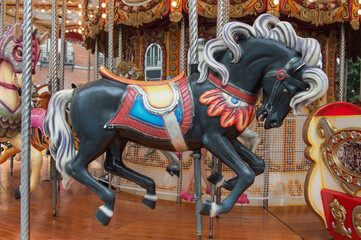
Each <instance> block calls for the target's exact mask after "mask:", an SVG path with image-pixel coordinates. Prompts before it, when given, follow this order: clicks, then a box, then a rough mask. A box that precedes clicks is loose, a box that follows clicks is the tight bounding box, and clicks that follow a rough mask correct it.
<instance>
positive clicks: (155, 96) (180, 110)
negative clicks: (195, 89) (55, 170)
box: [99, 67, 192, 150]
mask: <svg viewBox="0 0 361 240" xmlns="http://www.w3.org/2000/svg"><path fill="white" fill-rule="evenodd" d="M99 72H100V74H101V76H102V77H105V78H107V79H110V80H113V81H117V82H121V83H123V84H126V85H128V89H127V91H126V93H125V97H123V100H122V101H121V103H120V105H119V107H118V111H117V113H116V115H115V116H113V117H112V118H111V119H110V120H109V121H108V122H107V124H106V125H105V128H127V129H129V128H132V129H134V130H135V131H137V132H139V133H140V134H142V135H147V136H150V137H153V138H156V139H168V140H170V141H172V143H173V145H174V146H177V147H175V148H176V149H177V150H182V149H186V146H185V143H184V139H183V135H184V134H185V133H186V132H187V131H188V130H189V127H190V125H191V120H192V102H191V97H190V90H189V87H188V82H187V78H186V77H185V74H184V73H181V74H180V75H178V76H177V77H175V78H173V79H171V80H166V81H156V82H143V81H134V80H129V79H125V78H121V77H118V76H115V75H114V74H112V73H111V72H110V71H109V70H107V69H106V68H104V67H102V68H100V69H99Z"/></svg>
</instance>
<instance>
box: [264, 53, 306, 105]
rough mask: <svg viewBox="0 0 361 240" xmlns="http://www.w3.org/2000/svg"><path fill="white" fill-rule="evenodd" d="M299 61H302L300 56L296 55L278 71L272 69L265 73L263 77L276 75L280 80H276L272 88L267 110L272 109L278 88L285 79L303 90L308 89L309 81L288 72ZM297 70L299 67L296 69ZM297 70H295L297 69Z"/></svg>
mask: <svg viewBox="0 0 361 240" xmlns="http://www.w3.org/2000/svg"><path fill="white" fill-rule="evenodd" d="M297 61H300V58H299V57H294V58H292V59H291V60H289V61H288V62H287V63H286V65H285V66H284V68H283V69H280V70H278V71H270V72H267V73H266V74H265V76H264V77H263V78H264V79H265V78H270V77H276V78H277V80H278V81H276V83H275V84H274V85H273V88H272V92H271V96H270V98H269V100H268V103H267V104H266V106H265V108H266V110H267V111H271V110H272V107H273V106H272V105H273V101H274V98H275V97H276V93H277V90H278V88H279V87H280V85H281V83H282V82H283V81H287V82H289V83H291V84H292V85H294V86H296V87H298V88H301V89H302V90H307V83H304V82H302V81H300V80H298V79H296V78H293V77H291V76H290V75H288V74H287V70H289V68H290V67H291V66H292V65H293V64H294V63H295V62H297ZM296 70H297V69H296ZM296 70H295V71H296Z"/></svg>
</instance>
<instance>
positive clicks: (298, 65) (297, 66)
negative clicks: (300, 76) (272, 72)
mask: <svg viewBox="0 0 361 240" xmlns="http://www.w3.org/2000/svg"><path fill="white" fill-rule="evenodd" d="M305 65H306V63H305V62H304V61H302V60H300V61H297V62H295V63H293V64H292V65H291V67H290V69H289V72H291V74H293V73H295V72H297V71H298V70H300V69H301V68H303V67H304V66H305Z"/></svg>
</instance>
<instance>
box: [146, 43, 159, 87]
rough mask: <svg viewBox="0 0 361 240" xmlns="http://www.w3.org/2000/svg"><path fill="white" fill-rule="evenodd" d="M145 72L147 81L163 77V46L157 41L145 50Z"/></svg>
mask: <svg viewBox="0 0 361 240" xmlns="http://www.w3.org/2000/svg"><path fill="white" fill-rule="evenodd" d="M144 74H145V79H146V81H159V80H161V79H162V48H161V47H160V45H159V44H157V43H152V44H150V45H149V46H148V48H147V51H146V52H145V66H144Z"/></svg>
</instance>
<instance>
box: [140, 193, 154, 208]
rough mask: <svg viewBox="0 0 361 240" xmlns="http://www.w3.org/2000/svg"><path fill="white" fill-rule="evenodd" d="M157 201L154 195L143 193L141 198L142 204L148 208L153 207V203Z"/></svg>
mask: <svg viewBox="0 0 361 240" xmlns="http://www.w3.org/2000/svg"><path fill="white" fill-rule="evenodd" d="M156 203H157V196H156V195H149V194H145V195H144V198H143V204H144V205H145V206H147V207H149V208H150V209H154V208H155V204H156Z"/></svg>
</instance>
